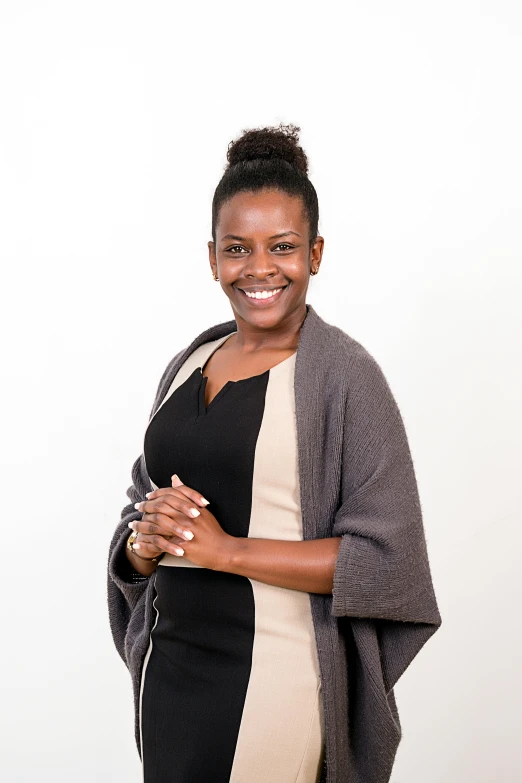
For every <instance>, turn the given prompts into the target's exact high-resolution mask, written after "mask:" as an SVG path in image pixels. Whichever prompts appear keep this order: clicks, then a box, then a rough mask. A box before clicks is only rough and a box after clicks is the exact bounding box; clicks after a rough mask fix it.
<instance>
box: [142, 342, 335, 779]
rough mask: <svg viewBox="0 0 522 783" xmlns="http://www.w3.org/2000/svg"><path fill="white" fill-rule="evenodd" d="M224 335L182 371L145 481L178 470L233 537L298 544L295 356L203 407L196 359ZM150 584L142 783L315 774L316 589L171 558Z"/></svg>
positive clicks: (319, 710)
mask: <svg viewBox="0 0 522 783" xmlns="http://www.w3.org/2000/svg"><path fill="white" fill-rule="evenodd" d="M232 334H235V332H233V333H232ZM230 336H231V334H228V335H226V336H225V337H221V338H219V339H217V340H213V341H211V342H207V343H204V344H203V345H200V346H199V347H198V348H197V349H196V350H195V351H194V352H193V353H192V354H191V355H190V356H189V357H188V358H187V359H186V361H185V362H184V363H183V365H182V366H181V367H180V369H179V371H178V372H177V374H176V376H175V378H174V380H173V382H172V384H171V387H170V388H169V390H168V392H167V394H166V396H165V398H164V400H163V402H162V404H161V406H160V407H159V409H158V410H157V411H156V413H155V414H154V416H153V417H152V419H151V421H150V422H149V425H148V427H147V430H146V433H145V441H144V455H145V461H146V465H147V471H148V474H149V477H150V478H151V481H152V485H153V487H154V488H157V487H170V486H172V482H171V476H172V474H173V473H177V474H178V475H179V477H180V479H181V480H182V481H183V482H184V483H185V484H187V486H190V487H193V488H194V489H196V490H197V491H198V492H201V494H202V495H203V496H204V497H206V498H207V499H208V500H209V501H210V504H209V507H208V508H209V510H210V511H211V512H212V513H213V514H214V516H215V517H216V519H217V520H218V522H219V524H220V525H221V527H222V528H223V529H224V530H225V531H226V532H227V533H229V534H230V535H233V536H241V537H247V536H249V537H251V538H267V539H283V540H288V541H299V540H302V527H301V514H300V500H299V475H298V463H297V438H296V429H295V407H294V367H295V360H296V353H293V354H292V355H291V356H290V357H288V358H287V359H285V360H283V361H282V362H280V363H279V364H277V365H276V366H275V367H272V368H271V369H270V370H267V371H266V372H264V373H262V374H260V375H254V376H252V377H250V378H245V379H242V380H239V381H228V382H227V383H226V384H225V385H224V386H223V387H222V388H221V389H220V391H219V392H218V394H217V395H216V396H215V397H214V399H213V400H212V401H211V402H210V405H209V406H208V407H206V405H205V384H206V378H205V377H204V376H203V372H202V368H204V366H205V364H206V362H207V360H208V359H209V357H210V356H211V354H212V353H213V352H214V351H215V350H216V349H217V348H218V347H219V346H220V345H221V344H222V343H223V342H224V341H225V340H226V339H227V338H228V337H230ZM194 530H195V531H197V519H196V522H195V524H194ZM196 535H197V532H196ZM155 590H156V592H155V597H154V604H153V606H154V610H155V618H154V625H153V628H152V631H151V634H150V643H149V648H148V651H147V654H146V656H145V660H144V664H143V670H142V676H141V689H140V734H141V747H142V762H143V781H144V783H229V782H230V783H267V781H270V783H317V781H319V779H320V775H321V767H322V763H323V754H324V717H323V703H322V692H321V679H320V674H319V663H318V657H317V649H316V643H315V637H314V631H313V625H312V615H311V609H310V597H309V594H308V593H306V592H302V591H299V590H291V589H289V588H281V587H276V586H273V585H268V584H265V583H264V582H258V581H256V580H255V579H250V578H247V577H244V576H238V575H236V574H229V573H225V572H221V571H212V570H210V569H206V568H202V567H200V566H197V565H196V564H195V563H191V562H190V561H189V560H188V559H187V557H185V556H184V557H176V556H175V555H171V554H168V553H167V554H165V555H164V557H163V559H162V560H161V562H160V563H159V564H158V567H157V571H156V584H155Z"/></svg>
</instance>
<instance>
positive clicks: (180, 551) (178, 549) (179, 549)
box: [176, 547, 185, 555]
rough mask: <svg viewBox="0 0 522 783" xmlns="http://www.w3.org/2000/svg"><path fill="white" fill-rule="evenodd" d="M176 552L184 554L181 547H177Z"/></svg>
mask: <svg viewBox="0 0 522 783" xmlns="http://www.w3.org/2000/svg"><path fill="white" fill-rule="evenodd" d="M176 554H177V555H184V554H185V550H184V549H182V548H181V547H179V548H177V549H176Z"/></svg>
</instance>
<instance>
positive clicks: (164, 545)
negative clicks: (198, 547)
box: [134, 535, 186, 557]
mask: <svg viewBox="0 0 522 783" xmlns="http://www.w3.org/2000/svg"><path fill="white" fill-rule="evenodd" d="M175 541H176V542H180V539H175ZM139 543H140V544H142V539H140V541H139ZM181 543H182V545H181V546H180V545H179V543H174V542H173V541H169V540H167V539H166V538H164V537H163V536H160V535H152V536H148V535H147V536H145V537H144V538H143V547H150V546H151V545H152V548H153V549H161V550H163V551H164V552H170V553H171V554H172V555H176V556H177V557H181V556H182V555H184V554H185V549H184V547H185V545H186V542H184V541H183V542H181ZM134 546H135V544H134ZM140 549H141V547H140Z"/></svg>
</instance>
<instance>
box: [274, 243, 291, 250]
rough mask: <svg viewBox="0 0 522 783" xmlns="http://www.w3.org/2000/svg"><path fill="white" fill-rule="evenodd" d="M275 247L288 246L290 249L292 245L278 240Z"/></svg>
mask: <svg viewBox="0 0 522 783" xmlns="http://www.w3.org/2000/svg"><path fill="white" fill-rule="evenodd" d="M276 247H288V248H290V250H291V249H292V245H288V244H287V243H286V242H280V243H279V244H278V245H276Z"/></svg>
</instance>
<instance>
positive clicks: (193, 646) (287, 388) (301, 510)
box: [108, 126, 440, 783]
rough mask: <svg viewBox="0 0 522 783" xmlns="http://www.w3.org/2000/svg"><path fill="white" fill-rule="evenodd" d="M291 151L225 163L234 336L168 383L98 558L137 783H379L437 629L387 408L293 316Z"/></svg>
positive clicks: (219, 201)
mask: <svg viewBox="0 0 522 783" xmlns="http://www.w3.org/2000/svg"><path fill="white" fill-rule="evenodd" d="M298 130H299V129H298V128H296V127H295V126H287V127H285V126H280V127H279V128H264V129H260V130H251V131H245V132H244V134H243V135H242V136H241V137H240V138H239V139H238V140H236V141H235V142H233V143H232V144H231V145H230V147H229V150H228V160H229V166H228V168H227V169H226V171H225V173H224V175H223V177H222V179H221V181H220V183H219V184H218V186H217V188H216V192H215V195H214V199H213V204H212V240H211V241H209V242H208V251H209V261H210V267H211V270H212V273H213V276H214V279H215V280H219V282H220V285H221V290H222V291H223V293H224V294H225V296H227V297H228V300H229V302H230V305H231V308H232V311H233V315H234V318H233V320H231V321H227V322H225V323H222V324H217V325H214V326H212V327H209V328H208V329H206V330H205V331H204V332H202V333H201V334H199V335H198V336H197V337H196V338H195V339H194V340H193V342H192V343H191V344H190V345H189V346H188V347H186V348H184V349H183V350H181V351H180V352H179V353H177V354H176V355H175V356H174V358H173V359H172V360H171V362H170V363H169V365H168V366H167V368H166V370H165V372H164V373H163V376H162V378H161V380H160V384H159V386H158V390H157V394H156V398H155V400H154V405H153V408H152V411H151V416H150V419H149V423H148V426H147V429H146V432H145V437H144V448H143V453H142V454H141V455H140V457H139V458H138V459H137V460H136V462H135V464H134V467H133V485H132V486H131V487H129V489H128V490H127V494H128V496H129V499H130V500H131V505H130V506H126V507H125V508H124V509H123V511H122V515H121V521H120V524H119V525H118V527H117V529H116V531H115V533H114V536H113V539H112V542H111V546H110V553H109V564H108V589H109V615H110V620H111V628H112V630H113V636H114V640H115V643H116V646H117V648H118V651H119V652H120V655H121V657H122V658H123V660H124V661H125V662H126V664H127V665H128V667H129V670H130V672H131V675H132V682H133V689H134V706H135V719H136V720H135V732H136V743H137V747H138V752H139V753H140V756H141V759H142V762H143V767H142V769H143V781H144V783H172V781H173V780H175V781H176V783H194V781H212V783H245V781H248V783H265V782H266V781H274V782H275V781H277V783H319V782H320V783H346V781H348V780H350V781H353V782H354V783H387V781H389V778H390V775H391V770H392V765H393V761H394V757H395V752H396V750H397V746H398V743H399V740H400V734H401V728H400V723H399V717H398V712H397V706H396V704H395V699H394V693H393V686H394V684H395V682H396V681H397V679H398V677H399V676H400V675H401V674H402V673H403V672H404V670H405V669H406V667H407V666H408V665H409V663H410V662H411V660H413V658H414V656H415V655H416V654H417V652H418V651H419V650H420V649H421V647H422V645H423V644H424V643H425V642H426V640H427V639H428V638H429V637H430V636H431V635H432V634H433V633H434V631H435V630H436V629H437V628H438V626H439V625H440V615H439V613H438V608H437V604H436V600H435V595H434V591H433V586H432V583H431V575H430V569H429V563H428V559H427V551H426V543H425V539H424V531H423V525H422V517H421V514H420V503H419V498H418V494H417V485H416V480H415V474H414V471H413V464H412V460H411V455H410V452H409V447H408V442H407V439H406V435H405V431H404V426H403V423H402V419H401V416H400V413H399V410H398V407H397V405H396V403H395V400H394V398H393V396H392V394H391V391H390V389H389V387H388V385H387V383H386V380H385V379H384V376H383V374H382V372H381V370H380V368H379V366H378V365H377V363H376V362H375V360H374V359H373V358H372V357H371V356H370V354H369V353H368V352H367V351H366V350H365V349H364V348H363V347H362V346H361V345H360V344H359V343H357V342H356V341H355V340H353V339H352V338H351V337H350V336H349V335H347V334H346V333H345V332H343V331H342V330H341V329H339V328H338V327H335V326H332V325H330V324H328V323H326V321H324V320H323V319H322V318H320V317H319V315H318V314H317V313H316V312H315V310H314V309H313V308H312V306H311V305H310V304H307V303H306V296H307V291H308V285H309V282H310V276H311V275H314V274H316V273H317V272H318V270H319V267H320V264H321V259H322V253H323V246H324V240H323V238H322V237H321V236H319V235H318V233H317V231H318V215H319V210H318V205H317V195H316V193H315V189H314V188H313V185H312V183H311V182H310V180H309V179H308V176H307V170H308V167H307V160H306V156H305V154H304V152H303V150H302V148H301V147H300V146H299V144H298V136H297V133H298ZM128 527H131V528H132V530H133V532H132V534H131V535H130V537H129V531H128ZM349 697H350V698H349ZM173 771H175V773H174V772H173Z"/></svg>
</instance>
